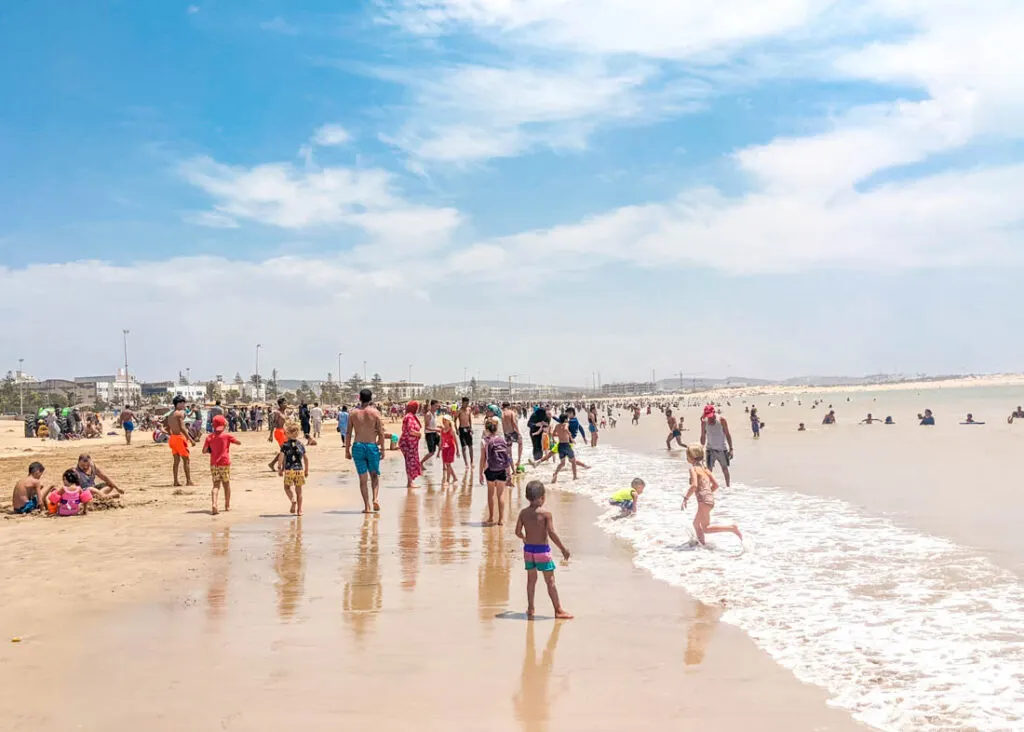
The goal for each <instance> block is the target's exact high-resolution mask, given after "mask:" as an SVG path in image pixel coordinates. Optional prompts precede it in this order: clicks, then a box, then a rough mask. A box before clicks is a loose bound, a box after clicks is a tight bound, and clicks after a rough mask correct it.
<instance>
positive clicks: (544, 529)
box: [516, 480, 572, 620]
mask: <svg viewBox="0 0 1024 732" xmlns="http://www.w3.org/2000/svg"><path fill="white" fill-rule="evenodd" d="M526 500H528V501H529V502H530V505H529V506H527V507H526V508H524V509H523V510H522V511H520V512H519V519H518V520H517V521H516V536H518V537H519V538H520V539H521V540H522V542H523V560H524V561H525V563H526V617H527V618H528V619H530V620H533V615H534V603H533V597H534V594H535V592H536V590H537V572H538V571H540V572H543V573H544V582H545V584H547V586H548V597H550V598H551V604H552V605H553V606H554V608H555V617H556V618H562V619H565V620H570V619H571V618H572V615H570V614H569V613H567V612H566V611H565V609H564V608H563V607H562V603H561V601H560V600H559V599H558V589H557V588H556V587H555V562H554V559H553V558H552V556H551V547H550V546H548V539H549V538H550V540H551V541H552V542H553V543H554V545H555V546H557V547H558V548H559V549H560V550H561V551H562V556H563V557H565V559H566V560H568V559H569V550H568V549H566V548H565V545H564V544H562V540H561V539H560V538H559V536H558V533H557V532H556V531H555V519H554V517H553V516H552V515H551V512H550V511H547V510H545V509H544V484H543V483H541V482H540V481H539V480H531V481H530V482H529V483H527V484H526Z"/></svg>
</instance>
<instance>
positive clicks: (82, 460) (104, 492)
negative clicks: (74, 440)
mask: <svg viewBox="0 0 1024 732" xmlns="http://www.w3.org/2000/svg"><path fill="white" fill-rule="evenodd" d="M72 470H74V471H75V473H76V474H77V475H78V485H80V486H81V487H82V489H83V490H86V489H87V490H89V491H91V492H92V494H93V495H100V496H103V497H104V498H108V497H110V496H112V495H115V494H116V495H121V494H122V493H124V491H123V490H121V489H120V488H118V487H117V484H116V483H115V482H114V481H113V480H111V479H110V478H108V477H107V474H106V473H104V472H103V471H102V470H100V469H99V466H98V465H96V463H94V462H93V461H92V458H91V457H89V456H88V455H86V454H82V455H79V456H78V464H77V465H75V467H74V468H72ZM97 479H99V482H98V483H97V482H96V481H97Z"/></svg>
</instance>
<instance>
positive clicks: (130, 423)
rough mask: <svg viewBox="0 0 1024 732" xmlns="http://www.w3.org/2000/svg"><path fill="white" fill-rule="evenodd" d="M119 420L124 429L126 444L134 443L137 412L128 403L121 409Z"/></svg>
mask: <svg viewBox="0 0 1024 732" xmlns="http://www.w3.org/2000/svg"><path fill="white" fill-rule="evenodd" d="M117 421H118V422H120V423H121V428H122V429H123V430H124V444H126V445H130V444H132V432H134V431H135V414H134V413H133V412H132V410H131V408H130V407H129V406H128V405H127V404H125V405H124V409H122V410H121V415H120V416H119V417H118V418H117Z"/></svg>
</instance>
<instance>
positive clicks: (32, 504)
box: [14, 498, 39, 513]
mask: <svg viewBox="0 0 1024 732" xmlns="http://www.w3.org/2000/svg"><path fill="white" fill-rule="evenodd" d="M37 508H39V504H38V503H36V499H35V498H29V499H28V501H26V502H25V505H24V506H22V507H21V508H16V509H14V512H15V513H32V512H33V511H35V510H36V509H37Z"/></svg>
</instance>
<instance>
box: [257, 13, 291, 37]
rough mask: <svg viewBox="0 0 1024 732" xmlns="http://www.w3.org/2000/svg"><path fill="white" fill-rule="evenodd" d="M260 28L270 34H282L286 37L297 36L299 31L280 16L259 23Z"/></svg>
mask: <svg viewBox="0 0 1024 732" xmlns="http://www.w3.org/2000/svg"><path fill="white" fill-rule="evenodd" d="M260 28H262V29H263V30H265V31H270V32H272V33H282V34H284V35H286V36H294V35H298V33H299V29H298V28H296V27H295V26H294V25H292V24H291V23H289V22H288V21H287V20H285V19H284V18H282V17H281V16H280V15H278V16H276V17H274V18H271V19H270V20H265V21H263V22H262V23H260Z"/></svg>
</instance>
